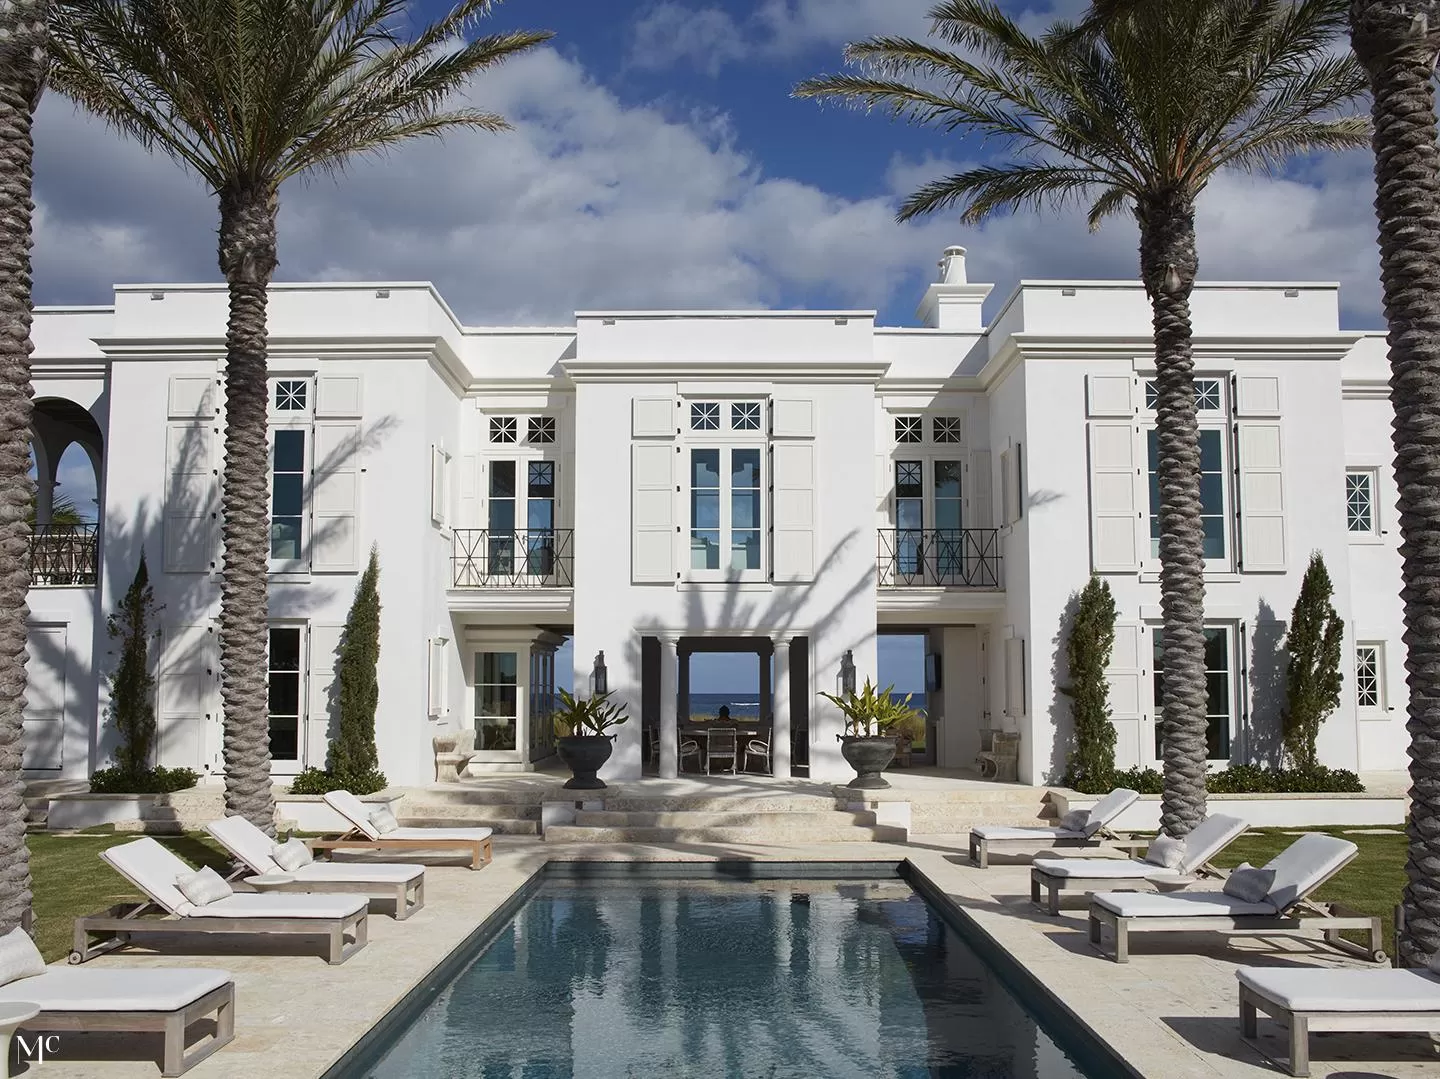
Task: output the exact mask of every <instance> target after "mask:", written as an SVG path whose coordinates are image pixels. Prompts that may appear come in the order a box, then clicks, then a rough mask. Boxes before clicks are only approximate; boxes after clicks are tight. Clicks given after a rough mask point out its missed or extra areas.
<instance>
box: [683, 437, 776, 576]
mask: <svg viewBox="0 0 1440 1079" xmlns="http://www.w3.org/2000/svg"><path fill="white" fill-rule="evenodd" d="M760 454H761V450H760V447H759V446H754V447H745V448H742V447H734V448H722V447H695V448H692V449H691V451H690V568H691V569H692V570H712V571H718V570H720V569H722V566H723V568H724V569H725V570H727V571H736V570H739V571H742V572H743V571H747V570H753V571H758V570H759V569H760V568H761V559H760V537H761V535H762V531H763V520H762V508H761V497H760V496H761V490H762V487H761V470H760ZM723 550H728V552H729V553H728V557H725V558H723V560H722V551H723Z"/></svg>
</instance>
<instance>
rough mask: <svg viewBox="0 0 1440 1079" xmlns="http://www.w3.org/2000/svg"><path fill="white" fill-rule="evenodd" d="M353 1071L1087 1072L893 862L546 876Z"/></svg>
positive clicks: (533, 1078) (533, 1075) (504, 1076)
mask: <svg viewBox="0 0 1440 1079" xmlns="http://www.w3.org/2000/svg"><path fill="white" fill-rule="evenodd" d="M371 1059H372V1060H374V1057H372V1058H371ZM351 1074H355V1075H366V1076H376V1077H386V1079H388V1077H390V1076H445V1077H460V1076H473V1077H484V1079H560V1077H566V1076H572V1075H573V1076H594V1077H609V1076H616V1077H631V1076H634V1077H652V1076H653V1077H667V1079H668V1077H671V1076H736V1077H744V1079H750V1077H754V1079H780V1077H790V1076H794V1077H802V1076H803V1077H805V1079H812V1077H821V1076H856V1077H866V1079H870V1077H896V1079H900V1077H906V1079H908V1077H918V1076H946V1077H948V1076H967V1077H971V1076H973V1077H977V1079H978V1077H984V1079H1009V1077H1012V1076H1013V1077H1016V1079H1021V1077H1024V1079H1083V1077H1084V1076H1085V1073H1084V1072H1082V1071H1081V1070H1080V1069H1079V1068H1078V1067H1077V1066H1076V1065H1075V1064H1074V1063H1073V1062H1072V1061H1071V1060H1070V1059H1069V1058H1068V1057H1067V1056H1066V1055H1065V1053H1063V1052H1062V1051H1061V1050H1060V1049H1059V1048H1058V1047H1057V1045H1056V1044H1055V1042H1054V1041H1053V1040H1052V1039H1051V1038H1050V1036H1049V1035H1048V1034H1047V1033H1046V1032H1045V1031H1044V1030H1043V1029H1041V1027H1040V1026H1039V1025H1038V1023H1037V1022H1036V1020H1035V1019H1034V1018H1033V1017H1032V1016H1031V1015H1030V1014H1029V1013H1028V1012H1027V1011H1026V1010H1025V1008H1024V1007H1023V1006H1021V1004H1020V1003H1019V1002H1018V1001H1017V1000H1016V998H1015V997H1014V996H1013V995H1012V994H1011V993H1010V992H1009V991H1008V989H1007V988H1006V987H1005V986H1004V985H1003V984H1002V983H1001V981H1000V980H999V978H998V977H997V975H996V974H995V973H994V971H993V970H991V969H990V968H989V967H988V966H987V965H986V964H985V963H984V962H983V961H982V960H981V959H980V958H979V957H977V956H976V954H975V953H974V952H973V951H972V950H971V949H970V948H969V947H968V946H967V945H966V944H965V942H964V941H963V940H962V939H961V938H960V937H959V936H958V935H957V934H956V933H955V932H954V930H952V929H951V928H950V927H949V926H948V925H947V924H946V923H945V922H944V921H943V920H942V919H941V918H940V917H939V915H938V914H936V912H935V911H934V910H933V909H932V908H931V907H930V906H929V905H928V904H927V903H926V902H925V901H924V900H923V899H922V898H921V897H920V896H919V895H917V894H916V893H915V892H914V891H913V890H912V889H911V888H910V886H909V885H908V884H906V883H905V882H904V881H901V880H898V879H890V880H853V881H847V880H779V881H753V880H751V881H724V880H710V879H702V880H654V879H641V880H616V879H603V880H591V881H586V880H564V879H551V880H546V881H545V882H544V883H542V884H541V885H540V887H539V889H538V890H537V891H536V892H535V893H534V894H533V895H532V896H531V897H530V898H529V899H528V900H527V901H526V902H525V903H524V905H523V906H521V908H520V909H519V911H518V912H517V913H516V915H515V917H514V918H513V919H512V920H511V921H510V922H509V924H508V925H506V926H505V927H504V928H503V929H502V930H501V931H500V932H499V934H498V935H497V936H496V937H495V938H494V939H493V941H492V942H491V943H490V945H489V947H488V948H486V949H485V950H484V952H483V953H481V954H480V955H479V956H478V957H477V958H476V959H475V960H474V961H473V962H471V963H470V964H469V965H468V966H467V967H465V968H464V969H463V970H462V971H461V973H460V974H459V975H458V977H456V978H455V980H454V981H452V982H451V983H450V984H449V985H448V986H445V987H444V988H443V989H442V990H441V991H440V992H439V994H438V996H436V997H435V999H434V1000H433V1001H432V1002H431V1003H430V1004H429V1005H428V1007H426V1008H425V1009H424V1010H423V1011H422V1012H420V1013H419V1015H418V1016H417V1017H416V1018H415V1019H414V1021H413V1022H411V1023H410V1025H409V1026H408V1027H405V1028H403V1029H402V1030H401V1031H400V1032H399V1034H398V1037H397V1038H396V1039H395V1040H393V1041H391V1042H390V1044H389V1046H388V1048H386V1049H384V1050H383V1056H381V1057H380V1058H379V1059H378V1060H377V1061H375V1062H374V1063H372V1064H369V1065H368V1066H362V1067H359V1068H357V1069H355V1071H353V1072H352V1073H351Z"/></svg>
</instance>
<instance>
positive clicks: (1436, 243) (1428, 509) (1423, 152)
mask: <svg viewBox="0 0 1440 1079" xmlns="http://www.w3.org/2000/svg"><path fill="white" fill-rule="evenodd" d="M1427 9H1428V10H1427ZM1350 28H1351V34H1350V37H1351V42H1352V44H1353V45H1354V48H1355V55H1356V56H1357V57H1358V58H1359V60H1360V62H1361V63H1362V64H1363V65H1364V67H1365V69H1366V71H1367V72H1368V73H1369V75H1370V88H1371V90H1372V92H1373V100H1372V105H1371V112H1372V115H1373V117H1374V121H1375V130H1374V134H1373V136H1372V144H1373V146H1374V149H1375V184H1376V191H1377V194H1376V197H1375V210H1376V213H1377V215H1378V217H1379V219H1380V278H1381V282H1382V284H1383V285H1384V292H1385V317H1386V321H1387V322H1388V323H1389V328H1390V333H1389V338H1388V341H1389V346H1390V399H1391V401H1392V402H1393V403H1394V406H1395V420H1394V423H1393V425H1392V426H1393V430H1392V437H1393V440H1394V443H1395V482H1396V485H1397V486H1398V487H1399V492H1400V497H1399V509H1400V535H1401V545H1400V556H1401V560H1402V562H1401V581H1402V590H1401V598H1402V600H1403V601H1404V604H1405V649H1406V656H1405V669H1406V671H1407V674H1408V677H1407V679H1406V681H1407V683H1408V685H1409V687H1410V705H1409V718H1408V721H1407V723H1406V728H1407V729H1408V730H1409V732H1410V782H1411V787H1410V799H1411V808H1410V824H1409V836H1410V844H1409V845H1410V856H1409V859H1408V862H1407V864H1406V875H1407V877H1408V878H1409V880H1408V883H1407V884H1406V886H1405V895H1404V908H1405V932H1404V933H1403V934H1402V936H1401V938H1400V940H1399V941H1398V947H1399V950H1400V961H1401V965H1402V966H1412V967H1413V966H1423V965H1424V964H1425V961H1426V960H1427V959H1429V957H1430V956H1432V955H1434V954H1435V953H1436V952H1440V154H1437V152H1436V147H1435V101H1434V97H1433V96H1432V93H1431V85H1430V84H1431V79H1432V78H1433V77H1434V71H1435V58H1436V55H1437V51H1440V3H1416V2H1414V0H1409V2H1407V3H1399V2H1395V0H1389V2H1387V0H1368V2H1367V0H1354V2H1353V3H1352V4H1351V9H1350Z"/></svg>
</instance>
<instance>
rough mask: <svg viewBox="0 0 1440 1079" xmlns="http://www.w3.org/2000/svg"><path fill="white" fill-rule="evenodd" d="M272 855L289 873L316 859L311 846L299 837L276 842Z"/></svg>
mask: <svg viewBox="0 0 1440 1079" xmlns="http://www.w3.org/2000/svg"><path fill="white" fill-rule="evenodd" d="M270 857H271V858H273V859H274V860H275V864H276V865H278V866H279V867H280V868H281V869H283V870H285V872H287V873H293V872H295V870H297V869H300V868H302V867H303V866H307V865H309V864H310V863H311V862H313V861H314V860H315V855H313V854H311V853H310V848H309V847H307V846H306V845H305V840H303V839H300V838H298V837H297V838H294V839H287V840H286V841H285V842H284V843H276V844H275V846H274V847H273V848H272V849H271V851H270Z"/></svg>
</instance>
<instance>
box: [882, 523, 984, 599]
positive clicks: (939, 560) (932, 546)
mask: <svg viewBox="0 0 1440 1079" xmlns="http://www.w3.org/2000/svg"><path fill="white" fill-rule="evenodd" d="M879 543H880V555H879V571H880V587H881V588H974V589H990V590H996V589H999V588H1001V587H1002V585H1001V581H1002V579H1003V578H1002V577H1001V573H1000V569H1001V565H1000V563H1001V553H1000V552H1001V548H1000V531H999V529H995V528H927V529H918V528H887V529H881V530H880V536H879Z"/></svg>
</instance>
